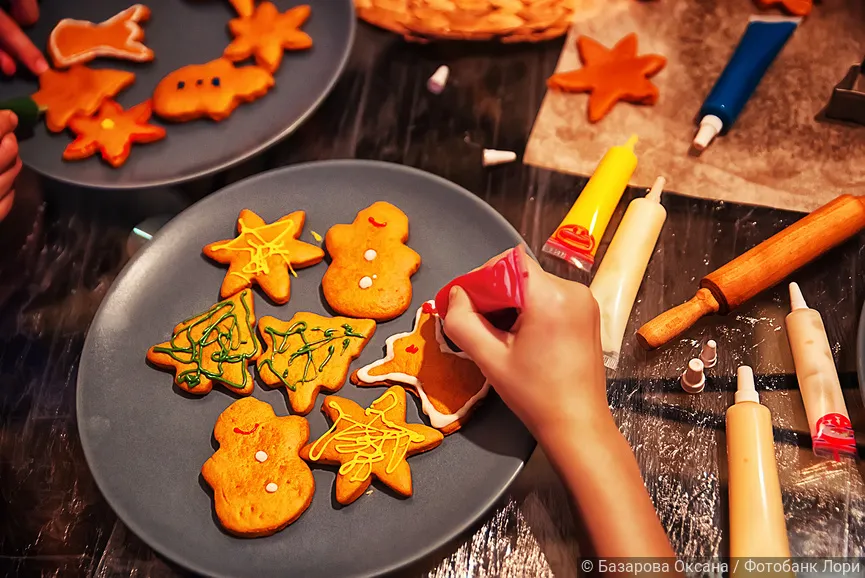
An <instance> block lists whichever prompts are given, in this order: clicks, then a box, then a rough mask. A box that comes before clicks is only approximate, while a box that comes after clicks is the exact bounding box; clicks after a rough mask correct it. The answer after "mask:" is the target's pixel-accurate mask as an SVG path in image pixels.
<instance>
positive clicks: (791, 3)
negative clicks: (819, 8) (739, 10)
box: [756, 0, 814, 16]
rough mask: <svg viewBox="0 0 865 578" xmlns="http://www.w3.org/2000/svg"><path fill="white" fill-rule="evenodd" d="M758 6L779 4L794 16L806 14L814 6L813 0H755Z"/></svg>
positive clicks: (764, 6) (765, 6)
mask: <svg viewBox="0 0 865 578" xmlns="http://www.w3.org/2000/svg"><path fill="white" fill-rule="evenodd" d="M756 2H757V6H759V7H760V8H771V7H772V6H781V7H782V8H784V10H786V11H787V12H789V13H790V14H793V15H794V16H807V15H808V14H810V13H811V9H812V8H813V7H814V0H756Z"/></svg>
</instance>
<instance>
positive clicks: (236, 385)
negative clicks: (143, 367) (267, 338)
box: [147, 289, 261, 395]
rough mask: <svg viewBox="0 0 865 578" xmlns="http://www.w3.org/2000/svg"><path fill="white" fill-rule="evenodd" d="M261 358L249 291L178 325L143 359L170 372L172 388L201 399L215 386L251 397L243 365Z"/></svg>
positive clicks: (247, 373) (247, 372) (238, 294)
mask: <svg viewBox="0 0 865 578" xmlns="http://www.w3.org/2000/svg"><path fill="white" fill-rule="evenodd" d="M260 354H261V344H260V343H259V342H258V338H257V337H256V335H255V309H254V306H253V301H252V291H250V290H249V289H245V290H243V291H241V292H240V293H237V294H235V295H232V296H231V297H229V298H228V299H226V300H225V301H220V302H219V303H217V304H215V305H213V306H212V307H210V309H208V310H207V311H205V312H204V313H201V314H199V315H196V316H195V317H192V318H190V319H187V320H186V321H183V322H181V323H180V324H179V325H178V326H177V327H175V328H174V331H172V335H171V339H169V340H168V341H166V342H163V343H160V344H158V345H154V346H153V347H151V348H150V349H148V350H147V359H148V360H149V361H150V362H151V363H153V364H154V365H156V366H158V367H160V368H163V369H167V370H173V371H174V372H175V376H174V383H175V384H177V387H179V388H180V389H182V390H184V391H186V392H188V393H193V394H195V395H205V394H207V393H210V390H212V389H213V383H214V382H218V383H221V384H222V385H224V386H225V387H226V388H227V389H228V390H229V391H232V392H234V393H237V394H240V395H249V394H250V393H252V389H253V385H254V382H253V380H252V376H251V375H250V374H249V369H248V368H247V365H248V364H250V363H253V362H255V360H256V359H258V356H259V355H260Z"/></svg>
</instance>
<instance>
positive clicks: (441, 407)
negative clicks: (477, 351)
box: [351, 301, 490, 434]
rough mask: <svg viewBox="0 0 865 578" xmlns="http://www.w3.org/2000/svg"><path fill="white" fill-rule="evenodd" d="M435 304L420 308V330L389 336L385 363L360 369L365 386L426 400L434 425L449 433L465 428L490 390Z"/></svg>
mask: <svg viewBox="0 0 865 578" xmlns="http://www.w3.org/2000/svg"><path fill="white" fill-rule="evenodd" d="M440 325H441V322H440V321H439V317H438V315H437V314H436V311H435V301H427V302H426V303H424V304H423V306H422V307H421V308H420V309H418V312H417V316H416V317H415V323H414V329H413V330H412V331H411V332H409V333H398V334H396V335H392V336H390V337H388V339H387V342H386V347H387V350H386V352H385V357H384V359H380V360H378V361H375V362H373V363H371V364H369V365H367V366H365V367H362V368H360V369H359V370H357V371H356V372H355V373H354V375H352V376H351V380H352V382H354V383H356V384H357V385H360V386H372V385H393V384H400V385H403V386H405V387H407V388H409V390H410V391H412V392H414V393H415V394H416V395H417V396H418V397H420V399H421V407H422V409H423V412H424V413H425V414H426V415H427V416H429V420H430V424H431V425H432V426H433V427H434V428H437V429H439V430H441V431H442V432H443V433H444V434H450V433H453V432H455V431H457V430H458V429H460V427H462V425H463V424H464V423H465V422H466V421H467V420H468V418H469V415H470V414H471V412H472V411H473V410H474V409H475V407H476V406H477V404H478V402H480V401H481V400H482V399H483V398H484V397H486V395H487V393H488V392H489V389H490V384H489V382H488V381H487V380H486V378H485V377H484V374H483V373H481V370H480V369H478V366H477V365H475V363H474V362H473V361H472V360H470V359H469V358H468V356H467V355H466V354H465V353H462V352H455V351H453V350H452V349H451V348H450V347H449V346H448V344H447V341H445V339H444V336H443V335H442V332H441V326H440Z"/></svg>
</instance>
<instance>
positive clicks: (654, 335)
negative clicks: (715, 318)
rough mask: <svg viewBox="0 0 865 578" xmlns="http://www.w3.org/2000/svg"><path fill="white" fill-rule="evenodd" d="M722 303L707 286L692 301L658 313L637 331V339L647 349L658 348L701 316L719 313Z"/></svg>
mask: <svg viewBox="0 0 865 578" xmlns="http://www.w3.org/2000/svg"><path fill="white" fill-rule="evenodd" d="M720 309H721V304H720V303H718V300H717V299H715V296H714V295H713V294H712V292H711V291H709V290H708V289H706V288H702V289H700V290H699V291H697V294H696V295H694V297H692V298H691V300H690V301H686V302H685V303H682V304H681V305H679V306H678V307H673V308H672V309H670V310H669V311H666V312H664V313H662V314H661V315H658V316H657V317H655V318H654V319H652V320H651V321H649V322H648V323H646V324H645V325H643V326H642V327H640V330H639V331H637V341H638V342H639V343H640V345H641V346H642V347H643V348H644V349H647V350H652V349H657V348H658V347H660V346H662V345H663V344H665V343H666V342H668V341H670V340H671V339H673V338H675V337H677V336H679V335H681V334H682V333H683V332H685V331H686V330H687V329H688V328H690V327H691V326H692V325H693V324H694V323H696V322H697V321H699V320H700V318H701V317H703V316H705V315H709V314H713V313H717V312H718V311H719V310H720Z"/></svg>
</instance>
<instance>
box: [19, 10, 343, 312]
mask: <svg viewBox="0 0 865 578" xmlns="http://www.w3.org/2000/svg"><path fill="white" fill-rule="evenodd" d="M329 1H332V0H329ZM344 3H345V4H347V5H348V7H349V13H350V17H349V30H348V42H346V44H345V49H344V50H343V53H342V57H341V58H340V61H339V64H338V65H337V67H336V69H334V71H333V74H332V75H331V77H330V79H328V82H327V86H326V88H325V89H324V90H323V91H322V93H321V94H320V95H318V97H317V98H316V99H315V101H314V102H313V103H312V104H311V105H310V106H309V108H307V109H306V111H304V113H303V114H301V115H300V116H299V117H298V118H297V119H296V120H295V121H294V122H293V123H291V124H290V125H289V126H287V127H286V128H285V129H284V130H282V131H281V132H280V133H279V134H277V135H274V136H273V137H271V138H270V139H268V140H265V141H262V142H261V143H259V144H257V145H256V146H255V147H253V148H251V149H248V150H247V151H245V152H244V153H243V154H241V155H240V156H238V157H237V158H235V159H232V160H229V161H225V162H223V163H220V164H218V165H216V166H214V167H212V168H210V169H206V170H199V171H195V172H193V173H190V174H188V175H186V176H182V177H174V178H167V179H161V180H153V181H151V182H149V183H147V184H130V183H111V184H108V183H92V182H85V181H81V180H78V179H74V178H69V177H65V176H57V175H54V174H49V173H47V172H45V171H43V170H40V169H38V168H36V167H34V166H32V165H30V164H29V163H24V165H25V166H26V167H27V168H28V169H29V170H31V171H33V172H34V173H36V174H38V175H39V176H41V177H43V178H46V179H49V180H51V181H55V182H58V183H63V184H66V185H71V186H74V187H83V188H88V189H96V190H102V191H109V190H117V191H144V190H148V189H156V188H159V187H170V186H175V185H181V184H184V183H188V182H190V181H195V180H198V179H202V178H204V177H207V176H210V175H214V174H216V173H221V172H223V171H227V170H229V169H232V168H234V167H236V166H238V165H240V164H241V163H244V162H246V161H248V160H250V159H252V158H253V157H256V156H258V155H260V154H261V153H263V152H265V151H266V150H267V149H269V148H270V147H272V146H274V145H276V144H277V143H279V142H280V141H282V140H284V139H286V138H288V137H289V136H291V135H292V134H293V133H294V132H295V131H296V130H297V129H298V128H300V126H301V125H302V124H303V123H305V122H306V121H307V119H309V117H310V116H312V115H313V114H314V113H315V112H316V111H317V110H318V109H319V107H320V106H321V104H322V103H323V102H324V99H326V98H327V97H328V96H330V93H331V92H333V88H334V86H336V83H337V82H338V81H339V79H340V77H342V73H343V72H345V67H346V65H347V64H348V59H349V58H350V57H351V53H352V50H353V48H354V41H355V36H356V32H357V10H356V9H355V7H354V2H353V0H344ZM100 162H101V161H100ZM117 170H123V169H122V167H121V168H119V169H117ZM237 182H240V181H237ZM94 319H95V318H94Z"/></svg>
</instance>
